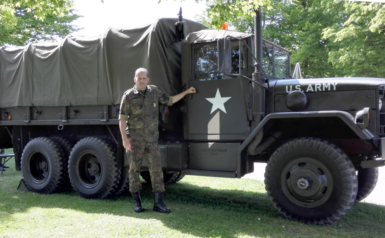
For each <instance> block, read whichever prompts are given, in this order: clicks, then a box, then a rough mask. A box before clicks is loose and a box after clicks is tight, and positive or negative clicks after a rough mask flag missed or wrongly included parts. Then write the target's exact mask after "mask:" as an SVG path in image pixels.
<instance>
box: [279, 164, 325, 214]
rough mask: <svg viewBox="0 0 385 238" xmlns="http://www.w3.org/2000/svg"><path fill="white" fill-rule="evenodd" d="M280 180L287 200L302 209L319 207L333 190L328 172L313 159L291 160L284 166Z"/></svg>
mask: <svg viewBox="0 0 385 238" xmlns="http://www.w3.org/2000/svg"><path fill="white" fill-rule="evenodd" d="M281 178H282V182H283V184H284V191H285V193H286V195H287V197H288V198H289V200H291V201H292V202H293V203H295V204H297V205H299V206H302V207H307V208H309V207H317V206H320V205H321V204H323V203H325V202H326V201H327V200H328V198H329V197H330V195H331V192H332V190H333V180H332V176H331V174H330V171H329V170H328V168H327V167H326V166H325V165H323V164H322V163H321V162H319V161H317V160H315V159H313V158H306V157H305V158H298V159H296V160H293V161H292V162H290V163H289V164H287V165H286V166H285V168H284V170H283V173H282V177H281Z"/></svg>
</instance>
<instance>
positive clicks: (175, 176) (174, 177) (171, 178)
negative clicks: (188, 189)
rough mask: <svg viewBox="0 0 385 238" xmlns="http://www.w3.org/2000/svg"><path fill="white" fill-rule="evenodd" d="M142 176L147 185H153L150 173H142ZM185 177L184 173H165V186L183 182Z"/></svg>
mask: <svg viewBox="0 0 385 238" xmlns="http://www.w3.org/2000/svg"><path fill="white" fill-rule="evenodd" d="M140 176H142V178H143V179H144V181H146V183H149V184H151V176H150V172H149V171H143V172H140ZM184 176H185V174H184V173H183V172H182V171H163V181H164V184H173V183H177V182H179V181H180V180H182V179H183V178H184Z"/></svg>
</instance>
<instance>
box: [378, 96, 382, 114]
mask: <svg viewBox="0 0 385 238" xmlns="http://www.w3.org/2000/svg"><path fill="white" fill-rule="evenodd" d="M378 110H379V111H382V99H381V98H380V101H379V102H378Z"/></svg>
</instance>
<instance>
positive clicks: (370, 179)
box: [356, 168, 378, 202]
mask: <svg viewBox="0 0 385 238" xmlns="http://www.w3.org/2000/svg"><path fill="white" fill-rule="evenodd" d="M357 172H358V173H357V179H358V191H357V197H356V201H357V202H359V201H362V200H364V199H365V198H366V197H367V196H369V194H370V193H371V192H373V190H374V188H375V187H376V185H377V181H378V168H370V169H359V170H358V171H357Z"/></svg>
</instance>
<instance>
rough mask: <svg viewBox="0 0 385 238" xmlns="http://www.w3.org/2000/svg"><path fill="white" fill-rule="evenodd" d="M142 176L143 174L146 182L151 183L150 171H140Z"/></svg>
mask: <svg viewBox="0 0 385 238" xmlns="http://www.w3.org/2000/svg"><path fill="white" fill-rule="evenodd" d="M140 176H142V178H143V180H144V181H146V183H148V184H151V176H150V171H142V172H140Z"/></svg>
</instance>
